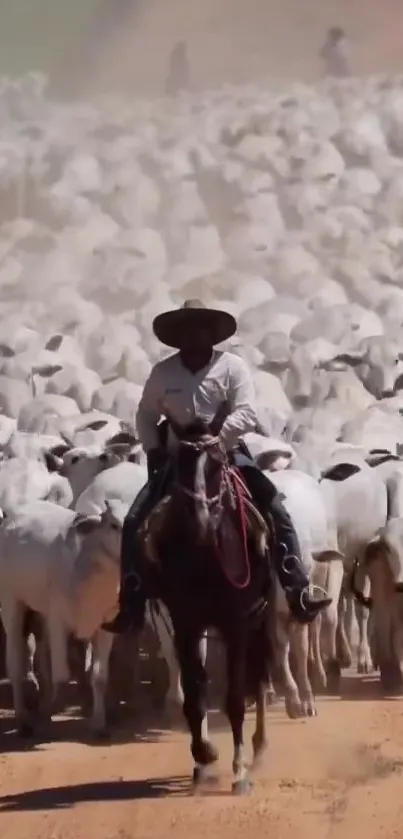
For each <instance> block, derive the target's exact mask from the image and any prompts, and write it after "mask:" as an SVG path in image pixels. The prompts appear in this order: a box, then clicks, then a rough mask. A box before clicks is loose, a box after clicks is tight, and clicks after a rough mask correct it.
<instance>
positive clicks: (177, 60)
mask: <svg viewBox="0 0 403 839" xmlns="http://www.w3.org/2000/svg"><path fill="white" fill-rule="evenodd" d="M189 88H190V62H189V58H188V52H187V45H186V41H178V42H177V43H176V44H175V46H174V48H173V50H172V52H171V55H170V58H169V68H168V75H167V78H166V82H165V93H166V95H167V96H175V94H176V93H179V92H180V91H184V90H189Z"/></svg>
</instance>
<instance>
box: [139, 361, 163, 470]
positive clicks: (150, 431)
mask: <svg viewBox="0 0 403 839" xmlns="http://www.w3.org/2000/svg"><path fill="white" fill-rule="evenodd" d="M162 385H163V381H162V379H161V374H160V369H159V364H156V365H155V367H153V369H152V370H151V373H150V375H149V377H148V379H147V381H146V383H145V385H144V390H143V394H142V397H141V399H140V402H139V406H138V409H137V414H136V429H137V434H138V438H139V440H140V443H141V444H142V446H143V449H144V451H145V452H146V454H147V452H149V451H151V449H155V448H157V447H158V445H159V437H158V431H157V425H158V421H159V420H160V419H161V415H162V411H161V403H162V398H163V393H164V390H163V387H162Z"/></svg>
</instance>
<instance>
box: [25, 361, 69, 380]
mask: <svg viewBox="0 0 403 839" xmlns="http://www.w3.org/2000/svg"><path fill="white" fill-rule="evenodd" d="M60 370H63V367H61V366H60V364H42V365H41V366H40V367H33V368H32V373H33V375H34V376H42V377H43V378H44V379H46V378H48V377H50V376H54V375H55V373H60Z"/></svg>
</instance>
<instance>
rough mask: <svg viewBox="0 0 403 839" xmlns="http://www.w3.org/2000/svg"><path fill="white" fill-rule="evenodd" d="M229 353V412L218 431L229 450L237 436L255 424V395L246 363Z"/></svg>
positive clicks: (234, 443) (253, 427)
mask: <svg viewBox="0 0 403 839" xmlns="http://www.w3.org/2000/svg"><path fill="white" fill-rule="evenodd" d="M228 355H230V369H229V381H228V391H227V401H228V405H229V409H230V412H231V413H230V414H229V415H228V416H227V418H226V420H225V422H224V423H223V426H222V428H221V431H220V438H221V440H222V442H223V444H224V446H225V448H226V449H227V451H229V450H230V449H232V448H233V447H234V446H235V445H236V443H237V442H238V440H239V438H240V437H242V436H243V435H244V434H247V433H248V431H254V429H255V426H256V419H257V418H256V406H255V401H256V396H255V387H254V384H253V379H252V376H251V373H250V370H249V368H248V366H247V364H246V363H245V362H244V360H243V359H242V358H239V356H237V355H232V353H231V354H230V353H228Z"/></svg>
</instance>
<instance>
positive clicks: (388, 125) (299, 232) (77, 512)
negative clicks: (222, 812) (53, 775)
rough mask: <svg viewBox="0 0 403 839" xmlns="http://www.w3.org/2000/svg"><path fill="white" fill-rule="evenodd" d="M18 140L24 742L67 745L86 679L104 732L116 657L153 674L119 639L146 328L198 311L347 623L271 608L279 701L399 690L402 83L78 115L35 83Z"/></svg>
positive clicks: (0, 233) (84, 105)
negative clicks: (241, 375)
mask: <svg viewBox="0 0 403 839" xmlns="http://www.w3.org/2000/svg"><path fill="white" fill-rule="evenodd" d="M0 115H1V125H2V128H1V132H0V194H1V201H0V225H1V228H0V411H1V413H0V450H1V461H0V508H1V522H0V604H1V617H2V623H3V627H4V634H5V636H6V643H5V644H4V651H3V653H2V655H3V658H4V660H3V662H2V663H1V669H2V670H3V672H2V674H0V675H4V672H5V670H6V671H7V674H8V677H9V679H10V682H11V685H12V690H13V707H14V710H15V715H16V724H17V729H18V730H19V731H20V732H22V733H26V734H27V733H29V732H31V731H32V730H33V727H34V726H36V725H37V724H38V722H39V721H42V722H46V720H48V721H49V716H50V714H51V711H52V709H53V707H54V701H55V697H56V696H58V695H60V691H61V690H62V688H64V686H65V685H66V684H67V683H68V682H69V681H70V679H71V669H72V660H73V659H74V661H76V659H77V661H79V664H80V666H78V665H77V667H78V670H79V675H78V676H77V678H78V679H79V680H82V682H83V685H84V686H86V684H87V680H88V686H89V689H90V691H91V696H90V699H91V708H92V710H91V726H92V728H93V730H94V731H95V732H97V733H102V732H104V731H105V728H106V724H107V720H106V708H107V702H106V696H107V687H108V678H109V660H110V656H111V651H112V646H113V643H115V647H119V646H120V647H121V650H120V659H121V666H123V669H124V670H125V671H127V670H129V669H130V668H129V662H132V661H133V659H134V658H135V657H134V655H133V649H134V645H135V643H136V642H135V641H134V640H133V639H128V640H127V639H126V640H125V641H123V640H122V641H121V640H119V641H116V642H113V638H112V636H111V635H109V634H107V633H105V632H103V631H102V630H101V628H100V627H101V623H102V621H103V620H105V619H106V618H109V617H110V616H112V614H113V611H114V609H116V598H117V587H118V581H119V576H118V567H119V550H120V535H121V526H122V521H123V518H124V515H125V513H126V511H127V509H128V506H129V505H130V503H131V501H132V500H133V498H134V496H135V495H136V494H137V492H138V491H139V490H140V489H141V487H142V486H143V485H144V483H145V480H146V469H145V464H144V455H143V453H142V452H141V451H140V450H139V446H138V444H137V443H136V436H135V428H134V427H133V423H134V417H135V412H136V407H137V404H138V401H139V398H140V395H141V390H142V386H143V384H144V381H145V378H146V377H147V375H148V373H149V371H150V369H151V365H152V364H153V363H154V362H155V361H156V360H158V359H159V358H160V357H161V354H162V353H163V352H164V350H163V348H162V347H161V346H160V345H159V344H158V343H157V341H156V339H155V338H154V336H153V334H152V330H151V323H152V320H153V318H154V316H155V315H157V314H158V313H159V312H161V311H163V310H165V309H169V308H173V307H175V306H177V305H179V304H180V303H181V302H183V300H184V299H186V298H192V297H202V298H203V300H204V302H205V303H206V304H207V305H208V304H211V305H213V306H215V307H218V308H224V309H227V310H229V311H231V312H232V313H233V314H235V315H236V316H237V318H238V324H239V329H238V335H237V338H236V341H233V342H232V343H231V347H232V350H233V351H234V352H237V353H239V354H241V355H242V356H243V357H244V358H245V359H246V360H247V361H248V363H249V364H250V365H251V367H252V368H253V371H254V379H255V384H256V392H257V399H258V409H259V419H260V421H261V423H262V427H263V428H264V430H265V431H266V432H267V436H263V434H251V435H248V439H247V443H248V444H249V448H250V451H251V452H252V454H253V456H254V457H255V458H256V459H257V461H258V462H259V464H260V466H261V467H262V468H264V469H266V470H269V472H270V475H271V477H272V479H273V480H274V481H275V482H276V484H277V486H278V487H279V489H280V491H281V492H282V493H283V495H284V498H285V504H286V505H287V507H288V509H289V511H290V514H291V516H292V518H293V521H294V524H295V527H296V529H297V532H298V535H299V538H300V541H301V546H302V552H303V557H304V562H305V563H306V567H307V569H308V570H309V573H310V575H311V579H312V585H317V586H320V587H321V588H322V589H326V590H327V591H328V592H329V594H330V596H331V597H332V599H333V600H332V605H331V606H329V607H328V609H327V610H326V611H325V612H324V613H323V614H322V615H321V617H320V619H318V620H317V622H316V623H315V624H314V625H313V626H311V627H310V628H309V631H308V629H307V628H302V627H299V626H294V625H293V624H289V621H288V617H289V616H288V611H287V606H286V602H285V599H284V595H283V593H282V591H281V590H278V591H277V592H276V606H275V615H274V619H275V626H276V664H277V667H276V668H275V670H274V671H273V684H271V685H270V686H269V688H268V695H269V696H270V695H273V694H274V691H275V689H279V688H278V685H280V686H281V688H282V689H283V691H284V695H285V703H286V710H287V713H288V714H289V716H291V717H296V716H299V715H301V714H304V715H314V714H315V713H316V710H315V703H314V694H315V692H318V691H319V690H330V691H332V692H336V693H337V692H339V691H340V690H341V691H342V690H343V684H342V683H341V682H340V674H341V671H345V670H347V669H348V668H351V667H352V668H356V669H358V672H359V673H361V674H367V673H370V672H372V671H374V672H375V673H377V674H378V675H377V676H376V678H378V679H379V686H380V691H381V690H383V691H386V692H392V691H393V692H395V691H396V690H399V688H400V687H401V682H402V672H401V664H400V659H401V655H402V640H403V639H402V629H403V609H402V605H401V603H402V601H401V597H402V592H403V418H402V411H403V396H402V397H401V396H400V389H401V388H402V387H403V200H402V199H403V78H401V79H400V78H396V77H393V78H392V77H387V76H377V77H372V78H365V79H364V78H362V79H358V78H351V79H346V80H340V81H336V80H326V81H323V82H322V83H320V84H319V85H318V86H317V87H308V86H305V85H302V84H295V85H294V86H288V87H287V89H284V90H282V89H280V88H277V89H273V90H270V88H269V86H268V85H264V84H261V85H258V84H256V85H251V86H249V87H244V88H235V87H231V86H227V87H222V88H220V89H219V90H214V91H211V92H205V93H199V94H190V93H189V94H183V95H180V96H178V97H175V98H174V97H172V98H169V97H167V98H165V99H161V100H158V101H141V100H132V99H124V98H121V97H119V96H116V97H108V98H105V99H103V98H100V99H99V100H96V101H92V102H79V103H77V102H76V103H64V104H63V103H60V102H59V103H57V102H55V101H52V100H51V98H49V97H48V95H47V90H46V82H45V80H44V79H42V77H41V76H39V75H35V74H32V75H30V76H27V77H26V78H24V79H22V80H21V81H19V82H10V81H7V80H3V81H2V83H1V88H0ZM147 620H148V624H149V626H150V628H152V630H153V633H154V640H155V639H157V644H156V647H157V652H156V655H154V665H155V667H157V662H160V660H161V658H162V659H165V661H166V664H167V673H168V675H169V679H168V687H167V690H166V691H165V692H164V699H165V703H166V705H167V707H168V708H170V707H175V705H176V704H177V703H178V702H180V699H181V686H180V679H179V673H178V668H177V664H176V659H175V655H174V651H173V644H172V637H171V632H170V625H169V619H168V616H167V615H165V614H164V612H163V610H162V608H161V607H160V606H159V605H158V604H154V606H151V607H150V609H149V613H148V618H147ZM357 627H358V635H357ZM78 642H80V643H78ZM140 643H141V642H140ZM207 646H208V655H209V654H210V647H211V648H213V646H214V644H213V641H211V642H209V639H207ZM82 651H84V654H83V660H81V658H80V655H81V653H82ZM79 653H80V655H79ZM112 657H113V656H112ZM122 659H123V663H122ZM133 672H134V671H133ZM136 673H137V671H136ZM76 675H77V674H76ZM133 679H135V674H134V675H133ZM136 684H137V683H136ZM137 687H138V685H137ZM136 689H137V688H136V685H135V689H134V693H136ZM32 693H34V697H33V695H32ZM112 693H113V691H112ZM113 698H115V700H116V696H115V697H112V700H113ZM120 698H121V697H120V696H118V697H117V699H120ZM48 724H50V725H51V723H49V722H48Z"/></svg>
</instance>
